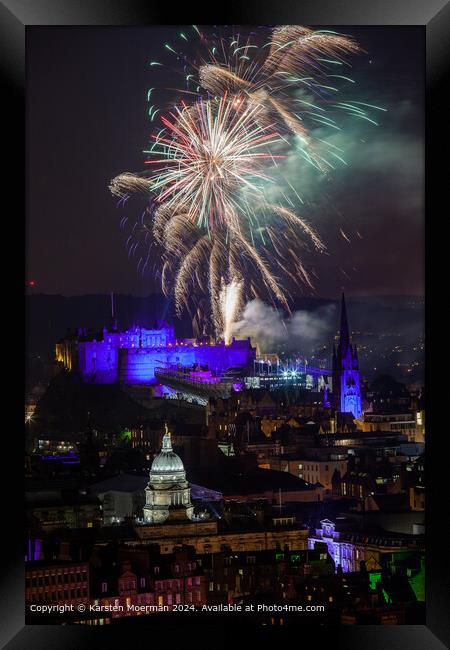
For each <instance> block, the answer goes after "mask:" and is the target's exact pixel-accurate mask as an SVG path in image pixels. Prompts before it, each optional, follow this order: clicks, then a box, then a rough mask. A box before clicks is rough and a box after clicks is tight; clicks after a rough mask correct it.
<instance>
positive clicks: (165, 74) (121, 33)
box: [27, 27, 424, 297]
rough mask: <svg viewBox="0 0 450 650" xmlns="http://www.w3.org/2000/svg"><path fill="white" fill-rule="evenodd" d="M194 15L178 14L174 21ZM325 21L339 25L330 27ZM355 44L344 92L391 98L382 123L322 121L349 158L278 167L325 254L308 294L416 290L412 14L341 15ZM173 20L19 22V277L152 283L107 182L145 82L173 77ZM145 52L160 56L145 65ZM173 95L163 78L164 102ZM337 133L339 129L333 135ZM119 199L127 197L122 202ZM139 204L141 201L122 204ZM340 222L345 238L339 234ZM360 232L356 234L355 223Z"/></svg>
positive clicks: (419, 181)
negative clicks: (22, 204)
mask: <svg viewBox="0 0 450 650" xmlns="http://www.w3.org/2000/svg"><path fill="white" fill-rule="evenodd" d="M189 29H191V28H189V27H186V28H183V31H185V30H189ZM334 29H336V28H334ZM339 31H341V32H342V33H346V34H350V35H353V36H355V37H356V38H357V40H358V42H359V43H360V45H361V46H362V47H363V49H364V50H365V51H366V54H362V55H358V56H355V57H351V59H350V62H351V64H352V68H351V69H347V74H349V72H348V71H349V70H351V76H352V77H353V78H354V79H355V80H356V82H357V83H356V84H355V86H357V90H354V89H353V88H352V89H351V92H350V91H349V94H348V97H351V98H356V99H359V98H363V101H366V102H369V103H373V104H377V105H379V106H383V107H385V108H387V109H388V111H387V112H385V113H384V112H383V113H378V114H377V117H379V120H378V121H379V123H380V126H378V127H373V126H371V125H369V124H367V123H365V122H361V123H358V124H355V125H354V126H353V127H351V128H350V129H349V130H346V133H345V136H344V135H342V134H341V133H333V132H330V131H328V133H329V134H330V137H331V138H332V140H331V141H332V142H334V143H335V144H339V146H343V145H344V147H345V149H346V159H347V161H348V166H346V167H344V166H342V167H341V168H339V169H337V170H336V172H334V173H333V175H332V177H331V178H327V180H323V179H321V178H318V177H317V176H316V175H314V174H311V172H310V171H309V170H307V171H304V170H303V169H302V168H301V167H300V165H299V163H298V159H297V158H293V157H292V158H291V159H290V160H288V161H286V170H285V173H286V175H287V176H288V177H289V180H290V181H291V182H293V183H294V184H295V185H296V187H297V188H299V189H300V191H301V193H302V195H303V196H304V197H305V205H304V206H303V209H302V216H304V217H305V218H307V219H308V220H310V221H311V223H313V224H314V225H315V226H316V228H317V230H318V231H319V233H320V235H321V236H322V237H323V238H324V239H325V241H326V243H327V245H328V248H329V250H330V253H331V255H329V256H320V257H319V258H317V257H316V258H315V259H314V264H315V268H316V270H317V273H318V275H319V279H318V280H317V281H316V283H315V284H316V292H317V295H319V296H323V297H335V296H336V295H338V293H339V291H340V289H341V287H343V286H344V287H345V291H346V293H347V294H348V295H350V296H351V295H353V296H363V295H379V294H394V295H395V294H412V295H422V294H423V291H424V279H423V266H424V260H423V247H424V244H423V219H424V214H423V181H424V178H423V167H424V160H423V147H424V139H423V129H424V32H423V29H422V28H416V27H412V28H410V27H361V28H354V27H349V28H345V27H341V28H339ZM179 32H180V28H177V27H173V28H172V27H170V28H169V27H162V28H158V27H148V28H142V27H139V28H135V27H128V28H116V27H111V28H109V27H105V28H98V27H87V28H85V27H82V28H59V27H58V28H48V27H42V28H39V27H37V28H28V29H27V134H28V139H27V140H28V152H27V277H28V279H31V278H32V279H33V280H35V281H36V283H37V290H38V291H39V292H42V293H59V294H64V295H78V294H88V293H90V294H94V293H105V292H109V291H115V292H119V293H132V294H136V295H145V294H148V293H153V292H156V291H158V290H159V285H158V284H157V282H155V281H153V280H152V277H151V275H146V276H145V277H144V278H141V277H140V276H139V275H138V273H137V271H136V260H134V259H128V257H127V252H126V248H125V240H126V235H125V234H124V232H123V231H122V230H121V229H120V227H119V222H120V219H121V217H122V214H123V212H122V211H121V210H120V209H119V208H118V206H117V200H116V199H115V198H114V197H112V196H111V194H110V192H109V190H108V183H109V181H110V180H111V179H112V178H113V177H114V176H116V175H118V174H119V173H121V172H123V171H141V170H143V169H144V164H143V161H144V159H145V158H144V154H143V153H142V150H143V149H145V148H146V146H145V145H146V144H147V143H148V140H149V136H150V133H151V130H152V129H154V128H155V126H157V124H158V122H157V120H155V122H154V123H151V122H150V120H149V117H148V115H147V110H148V104H147V91H148V89H149V88H151V87H155V88H161V89H163V88H164V87H166V88H167V87H171V88H179V87H180V79H181V77H180V74H179V73H178V72H176V71H175V68H176V65H177V64H176V58H175V57H174V55H172V54H171V53H170V52H168V51H167V50H164V43H165V42H169V43H174V42H177V43H179V37H178V34H179ZM152 60H157V61H161V62H163V63H164V64H166V65H165V66H164V67H151V66H150V65H149V62H150V61H152ZM179 98H180V94H179V93H177V92H176V91H175V90H173V91H165V92H164V91H162V90H161V91H160V92H158V94H157V100H158V102H159V105H160V107H161V109H162V110H161V112H163V111H164V109H166V108H168V107H169V106H170V102H171V101H172V102H173V101H174V100H177V99H179ZM344 140H345V142H344ZM128 209H130V208H128ZM132 209H135V211H136V214H137V213H138V212H140V211H141V210H142V205H141V204H139V202H136V203H135V204H134V205H132ZM340 228H342V229H343V230H344V232H345V233H346V234H347V235H348V237H349V238H350V240H351V243H350V244H349V243H348V242H347V241H346V240H345V239H344V238H343V237H342V236H341V235H340ZM356 231H358V232H359V233H360V235H361V236H362V239H361V238H360V237H358V236H356Z"/></svg>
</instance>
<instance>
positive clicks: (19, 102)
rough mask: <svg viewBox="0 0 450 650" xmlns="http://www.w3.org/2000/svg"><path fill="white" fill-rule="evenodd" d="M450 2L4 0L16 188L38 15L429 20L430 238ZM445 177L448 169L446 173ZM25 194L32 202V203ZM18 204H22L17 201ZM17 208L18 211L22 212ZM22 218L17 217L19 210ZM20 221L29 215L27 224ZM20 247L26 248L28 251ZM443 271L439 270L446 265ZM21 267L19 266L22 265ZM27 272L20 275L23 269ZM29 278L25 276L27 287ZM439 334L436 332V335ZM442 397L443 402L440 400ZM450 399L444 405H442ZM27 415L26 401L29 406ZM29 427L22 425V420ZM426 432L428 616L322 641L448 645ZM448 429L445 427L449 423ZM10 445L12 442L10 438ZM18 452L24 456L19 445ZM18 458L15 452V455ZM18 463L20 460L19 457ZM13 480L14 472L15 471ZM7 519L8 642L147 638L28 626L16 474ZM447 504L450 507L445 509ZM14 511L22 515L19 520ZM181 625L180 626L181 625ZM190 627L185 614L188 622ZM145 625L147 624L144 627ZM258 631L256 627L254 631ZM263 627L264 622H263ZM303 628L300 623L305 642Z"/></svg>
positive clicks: (74, 19)
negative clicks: (28, 58)
mask: <svg viewBox="0 0 450 650" xmlns="http://www.w3.org/2000/svg"><path fill="white" fill-rule="evenodd" d="M449 14H450V10H449V6H448V4H447V3H446V2H445V0H427V1H426V2H423V1H421V0H396V2H392V1H391V0H378V1H377V2H374V1H373V0H340V1H338V0H335V1H334V2H333V1H332V0H317V1H315V2H312V1H311V0H304V1H299V2H296V3H294V2H292V1H289V0H277V2H271V1H270V0H247V1H246V0H241V1H233V2H229V3H228V5H225V4H224V5H221V6H218V5H216V4H214V3H213V4H212V5H211V6H209V7H207V6H206V5H203V3H202V5H201V6H200V3H198V4H197V6H196V7H192V6H190V5H187V4H186V5H184V6H182V7H180V8H176V9H175V8H174V6H169V5H164V6H162V3H158V5H156V4H153V3H150V2H148V0H147V1H145V0H127V1H126V2H125V1H123V0H3V2H0V30H1V32H0V47H1V56H0V66H1V72H2V81H3V84H2V85H3V88H4V89H5V90H6V91H7V92H6V93H4V97H5V100H4V105H3V109H6V120H7V121H5V122H4V123H6V124H8V125H10V126H8V128H11V130H13V129H15V134H16V135H15V138H14V143H13V145H12V146H11V149H10V150H9V159H8V160H9V168H10V169H11V170H12V172H13V174H12V176H14V178H11V184H13V183H15V188H14V190H13V191H14V194H15V196H16V197H18V205H20V200H21V198H20V197H25V196H26V193H25V191H24V187H23V185H22V184H21V179H20V175H19V174H18V170H19V169H20V168H21V167H22V168H23V167H24V163H25V164H26V161H25V154H24V151H25V149H24V146H23V145H24V141H25V133H24V128H23V125H24V115H25V55H26V52H25V34H26V28H27V27H28V26H31V25H54V26H58V25H118V26H124V25H130V26H131V25H139V26H145V25H149V26H150V25H158V24H174V23H176V24H185V23H188V24H190V23H192V22H195V23H197V24H200V25H201V24H255V23H256V24H289V23H291V24H292V23H294V24H295V23H300V24H306V25H317V24H321V25H323V24H328V25H339V26H345V25H421V26H423V28H424V29H425V31H426V78H427V106H426V131H427V133H426V142H427V147H426V163H427V174H426V212H427V214H426V237H425V242H426V247H427V249H428V246H429V245H430V244H431V232H430V228H431V226H430V221H431V209H433V211H435V210H436V204H437V199H436V196H437V194H438V190H439V189H441V190H442V186H440V185H439V178H438V170H437V169H436V167H437V165H436V167H435V166H434V165H432V160H433V161H434V156H435V155H436V154H437V153H438V152H439V149H440V148H441V147H442V146H443V143H442V139H441V137H440V135H441V125H442V121H441V117H443V116H444V106H442V101H441V100H442V98H443V97H444V91H443V88H444V86H443V83H444V81H443V80H444V76H445V72H446V69H447V66H448V60H449V57H448V38H447V33H448V26H449V23H450V21H449ZM441 178H442V176H441ZM25 203H26V201H24V203H23V207H24V212H25V208H26V205H25ZM16 207H17V206H16ZM17 212H18V211H17V209H16V213H17ZM17 221H18V219H17ZM19 230H21V225H20V224H19ZM19 256H20V253H19ZM428 257H429V256H428V255H427V260H426V268H427V279H426V280H427V282H426V283H427V298H428V299H427V308H426V313H427V323H426V328H427V329H426V332H427V341H429V336H430V326H431V312H430V307H429V303H430V302H431V299H430V296H431V294H432V293H434V291H431V290H430V287H431V279H432V278H434V279H436V277H437V274H434V272H431V271H430V260H429V259H428ZM438 273H439V271H438ZM18 275H19V276H20V272H19V274H18ZM19 280H20V278H19ZM23 286H24V284H21V285H20V288H19V293H18V295H22V294H20V291H21V289H22V287H23ZM434 337H435V335H433V338H434ZM431 367H432V366H431V361H430V359H428V356H427V394H428V395H430V392H431V396H430V397H427V411H428V413H427V419H428V422H427V425H428V427H429V428H433V427H436V426H437V417H435V416H434V413H433V407H432V405H433V404H437V403H439V398H438V396H437V393H435V392H434V391H437V390H438V388H439V386H438V383H439V382H437V381H436V380H433V373H432V370H431ZM441 404H442V402H441ZM443 408H445V406H443ZM20 414H21V417H20V420H18V422H22V409H20ZM19 427H20V425H19ZM19 431H20V428H19V429H17V431H16V432H15V433H16V436H15V438H14V440H12V441H11V444H10V447H11V454H12V455H11V460H9V459H8V465H10V466H11V467H12V468H13V471H14V472H15V476H16V479H15V480H16V481H17V476H21V475H22V473H23V471H22V467H23V447H22V439H21V437H20V434H19ZM434 433H435V432H434V430H433V433H432V434H431V435H430V436H429V440H430V442H428V438H427V474H428V478H427V512H426V521H427V562H426V594H427V595H426V612H427V613H426V620H427V624H426V626H423V625H417V626H377V627H375V626H362V627H358V626H347V627H346V626H342V627H339V628H337V629H335V630H329V629H325V628H324V627H320V628H315V629H314V641H310V643H314V645H315V646H316V647H317V646H319V647H320V646H322V644H324V643H325V642H327V643H328V644H332V647H346V648H351V647H355V648H361V647H364V648H366V649H367V650H371V649H372V648H373V649H381V648H383V649H384V648H392V649H394V648H403V647H405V648H408V649H409V650H416V649H417V650H423V649H424V648H427V649H429V650H433V649H436V650H438V649H439V648H444V647H445V645H444V643H447V644H449V642H450V627H449V623H448V621H449V619H450V616H449V613H448V594H449V591H448V589H447V588H446V586H447V585H446V581H445V579H444V576H445V574H446V571H445V568H446V563H447V562H448V561H447V560H446V556H445V551H446V549H445V538H444V537H443V535H442V531H441V526H442V519H445V518H446V517H445V513H446V512H447V509H448V506H446V503H445V502H444V503H443V504H442V503H440V500H439V496H440V494H441V490H442V487H441V485H440V484H439V477H442V476H445V473H444V472H445V465H444V460H443V459H444V453H443V451H442V450H443V445H444V444H445V443H444V442H443V439H444V438H443V436H442V437H441V438H439V436H434ZM442 433H443V434H444V433H445V431H442ZM8 449H9V445H8ZM13 452H14V453H15V456H14V455H13ZM8 458H9V457H8ZM15 463H16V464H15ZM7 480H8V481H10V479H7ZM3 495H4V500H5V502H6V503H5V506H6V512H5V515H4V517H5V521H7V522H8V523H7V525H6V524H5V527H4V528H3V538H4V540H3V541H4V542H5V543H6V544H5V546H6V548H5V550H4V554H3V568H4V569H6V570H4V571H3V576H2V580H1V597H0V602H1V603H2V605H1V606H2V610H1V613H0V627H1V637H0V642H1V644H2V647H6V648H8V650H15V649H16V648H27V649H28V648H30V649H31V648H46V649H49V648H66V649H67V650H68V649H69V648H80V647H84V646H85V645H90V643H91V642H92V643H96V644H98V643H101V644H102V645H105V646H106V645H108V646H109V647H119V645H120V647H129V645H131V644H133V645H136V646H137V645H138V644H139V645H140V642H139V641H138V638H137V637H138V635H142V637H143V638H147V639H149V637H148V634H149V627H150V626H143V625H141V626H140V627H139V628H134V629H133V631H132V632H131V630H130V628H128V629H127V630H125V632H126V635H127V637H128V639H129V642H128V643H127V644H126V645H125V646H124V642H123V641H122V639H121V638H120V636H121V635H120V633H119V632H118V631H117V629H116V628H112V629H108V628H102V629H101V630H100V628H96V629H92V628H89V629H87V628H85V626H25V625H24V579H23V578H24V569H23V556H24V553H23V552H22V539H21V526H22V514H23V505H22V494H21V490H20V487H19V488H18V487H17V486H16V487H15V488H14V489H11V483H8V484H7V485H6V486H5V487H4V490H3ZM442 513H444V516H443V515H442ZM14 518H16V519H17V522H16V523H14ZM177 627H178V626H177ZM183 627H184V624H183ZM141 630H142V632H141ZM252 633H253V632H252ZM255 633H256V632H255ZM183 634H189V631H188V630H185V629H182V626H181V625H180V627H179V629H177V630H175V629H174V628H172V629H171V631H170V644H169V647H174V646H175V644H176V643H177V642H178V639H182V638H183V637H182V636H181V635H183ZM232 634H233V625H232V623H231V622H230V621H229V619H227V620H226V621H224V622H223V623H219V624H214V625H213V626H211V625H209V624H206V625H202V635H201V636H202V637H203V640H204V639H205V638H209V642H208V646H209V647H211V646H213V647H214V646H221V645H223V646H224V645H229V643H230V642H232V638H233V637H232ZM301 638H303V631H301V632H300V635H299V642H300V640H301ZM184 639H185V642H186V643H195V644H196V645H199V644H200V645H201V642H202V640H201V639H200V638H196V639H195V640H194V639H193V638H192V637H191V638H190V639H189V637H187V636H186V637H184Z"/></svg>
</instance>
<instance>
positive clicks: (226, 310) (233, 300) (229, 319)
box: [220, 279, 243, 345]
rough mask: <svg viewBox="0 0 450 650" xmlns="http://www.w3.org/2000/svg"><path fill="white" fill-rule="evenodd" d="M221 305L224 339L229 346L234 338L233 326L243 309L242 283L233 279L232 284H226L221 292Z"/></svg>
mask: <svg viewBox="0 0 450 650" xmlns="http://www.w3.org/2000/svg"><path fill="white" fill-rule="evenodd" d="M220 305H221V310H222V319H223V339H224V341H225V345H229V344H230V342H231V336H232V326H233V323H234V322H235V321H236V320H237V318H238V316H239V312H240V311H241V309H242V306H243V305H242V281H241V282H239V281H237V280H236V279H233V280H232V281H231V282H230V284H224V285H223V286H222V289H221V290H220Z"/></svg>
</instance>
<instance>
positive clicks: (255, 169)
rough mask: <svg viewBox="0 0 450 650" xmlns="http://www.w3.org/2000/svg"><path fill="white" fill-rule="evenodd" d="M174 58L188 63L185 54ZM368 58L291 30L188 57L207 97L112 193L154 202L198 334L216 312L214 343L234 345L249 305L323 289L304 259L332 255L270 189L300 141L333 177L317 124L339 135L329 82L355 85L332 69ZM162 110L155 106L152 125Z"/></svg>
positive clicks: (179, 305)
mask: <svg viewBox="0 0 450 650" xmlns="http://www.w3.org/2000/svg"><path fill="white" fill-rule="evenodd" d="M195 29H196V32H197V33H198V34H200V32H199V30H198V29H197V28H195ZM200 35H201V34H200ZM181 37H182V38H183V40H184V41H187V40H188V39H187V36H186V35H185V34H184V33H183V34H180V38H181ZM201 38H202V40H203V41H205V38H204V37H203V36H201ZM166 48H167V49H168V50H170V51H171V52H173V53H175V54H176V55H177V57H178V58H180V55H179V53H178V52H177V49H176V48H174V47H172V46H171V45H170V44H166ZM358 50H359V47H358V45H357V44H356V43H355V42H354V41H353V40H352V39H351V38H349V37H347V36H342V35H339V34H335V33H332V32H325V31H323V30H319V31H313V30H311V29H308V28H304V27H300V26H286V27H279V28H276V29H274V30H273V32H272V33H271V37H270V39H269V41H268V42H267V43H265V44H264V45H263V46H260V47H259V46H256V45H253V44H251V43H250V41H248V40H247V41H246V42H244V43H243V44H242V43H241V42H240V41H239V38H236V39H233V40H231V41H229V42H228V44H227V45H226V44H225V42H224V41H223V40H221V41H220V47H216V46H214V47H212V48H211V47H209V49H208V56H207V57H206V58H204V59H203V60H202V61H201V62H200V63H199V64H198V65H193V64H190V63H189V62H188V60H187V57H184V60H185V65H184V69H185V70H186V69H188V68H189V67H190V70H191V71H190V72H189V74H188V75H187V76H186V89H185V92H186V93H188V94H189V95H195V96H196V99H195V100H194V101H193V102H191V103H187V102H186V101H184V102H181V103H180V104H179V105H178V106H175V107H174V109H173V110H172V111H171V112H170V113H169V114H167V115H164V114H163V115H160V118H159V119H160V120H161V129H160V130H159V132H158V133H157V134H155V135H154V136H153V139H152V143H151V146H150V147H149V149H147V150H146V151H145V153H146V154H147V156H148V158H147V160H146V165H147V170H146V171H145V172H143V173H141V174H130V173H124V174H121V175H119V176H118V177H116V178H115V179H113V181H112V182H111V185H110V189H111V191H112V193H113V194H115V195H116V196H119V197H120V198H121V199H122V200H124V201H125V200H126V199H127V198H128V197H129V196H130V195H132V194H144V195H147V196H149V197H151V206H149V208H147V211H146V213H145V214H146V224H145V228H144V229H145V240H146V242H147V238H148V236H149V234H150V236H151V240H152V242H151V245H153V244H155V245H157V246H158V247H159V255H160V259H161V265H160V276H161V285H162V288H163V291H164V293H165V294H166V295H173V296H174V299H175V306H176V310H177V313H178V314H181V312H182V311H183V310H184V309H188V310H189V311H191V309H192V308H193V309H194V310H196V312H195V316H194V320H195V319H196V327H197V329H199V322H198V321H199V320H200V319H201V318H205V317H206V314H207V312H209V313H210V315H211V321H212V323H213V327H214V330H215V334H216V335H217V336H220V335H223V336H224V338H225V340H227V341H228V340H229V337H230V324H231V322H232V320H233V319H235V318H236V317H238V315H239V311H240V309H241V308H242V305H243V304H244V302H245V301H247V300H249V299H252V298H270V299H272V300H275V301H278V303H280V304H281V305H282V306H283V307H285V308H286V309H289V301H288V299H289V295H288V291H287V289H286V284H290V285H294V284H295V285H297V286H299V285H305V286H306V287H308V288H309V289H312V288H313V283H312V279H311V273H310V272H309V271H308V269H307V267H306V265H305V263H304V261H303V259H302V258H303V254H302V251H304V250H305V249H308V250H315V251H318V252H324V251H325V245H324V243H323V242H322V239H321V237H320V236H319V235H318V233H317V232H316V231H315V229H314V228H313V227H312V226H311V225H310V224H308V223H307V222H306V221H305V220H304V219H303V218H302V217H301V216H299V215H298V214H297V211H296V210H295V209H294V205H293V203H292V202H291V201H289V203H290V206H289V207H286V206H285V205H279V204H278V203H274V202H273V201H272V200H269V198H268V192H267V188H268V187H270V185H271V184H273V183H275V182H278V183H280V182H281V183H282V182H283V181H282V180H281V181H280V179H279V178H278V179H277V180H276V181H275V178H274V176H276V174H277V165H278V163H279V162H280V161H278V159H282V158H284V157H286V155H288V154H289V152H290V147H291V144H292V143H291V142H290V138H294V139H295V151H296V152H297V153H298V154H299V155H300V156H302V158H303V159H304V160H306V161H307V162H308V163H309V164H311V165H312V166H313V167H315V168H316V169H317V170H318V171H320V172H321V173H323V172H326V171H327V170H328V169H330V168H332V167H333V165H332V164H331V163H330V162H329V161H328V160H327V159H326V158H324V157H323V155H322V154H321V153H320V152H319V149H318V148H317V147H316V146H315V145H316V143H315V141H314V138H313V137H312V136H311V131H310V129H308V127H307V121H308V119H312V120H313V121H315V122H316V123H319V124H320V125H321V126H330V127H333V128H339V127H337V126H336V125H335V122H334V120H332V119H331V118H330V117H328V116H326V115H325V112H326V110H325V108H324V104H329V103H330V99H329V98H330V95H331V97H332V100H331V101H332V102H336V99H335V96H334V91H337V89H336V88H334V87H333V86H330V85H329V81H328V80H327V77H342V79H346V77H343V76H342V75H336V74H332V73H331V72H330V67H331V68H332V69H333V72H334V69H335V67H336V66H337V65H342V64H343V62H344V57H345V55H348V54H350V53H355V52H357V51H358ZM157 64H158V62H152V63H151V65H157ZM349 81H352V80H349ZM192 84H197V86H196V89H195V91H193V90H191V89H190V88H191V86H192ZM299 89H300V91H301V92H300V94H299ZM305 90H306V91H307V93H308V95H307V96H306V95H305V94H304V91H305ZM153 91H154V88H152V89H151V90H150V91H149V97H148V99H149V101H154V100H153ZM302 93H303V94H302ZM150 98H151V99H150ZM356 104H357V103H354V104H351V103H345V102H342V103H337V104H334V106H335V108H337V109H342V110H346V111H347V112H348V113H350V114H351V115H354V116H356V117H358V118H362V119H364V118H367V116H366V114H365V108H363V104H362V103H359V104H358V105H356ZM375 108H376V107H375ZM156 112H159V109H158V110H157V111H156ZM156 112H155V109H154V105H153V104H152V106H151V111H150V109H149V114H150V113H151V120H152V121H153V119H154V117H155V115H156ZM367 119H370V118H367ZM331 146H332V145H331ZM329 153H330V154H331V155H332V156H333V157H334V158H337V157H339V156H338V155H337V154H336V153H335V152H334V151H331V150H330V151H329ZM343 162H345V161H343ZM130 239H131V241H132V240H133V237H131V238H130ZM130 246H131V245H130ZM130 250H131V249H130ZM147 263H148V258H147V260H146V265H147ZM205 298H206V300H207V301H208V306H206V307H205ZM191 313H192V311H191Z"/></svg>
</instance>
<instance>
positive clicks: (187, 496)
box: [144, 425, 194, 524]
mask: <svg viewBox="0 0 450 650" xmlns="http://www.w3.org/2000/svg"><path fill="white" fill-rule="evenodd" d="M193 511H194V506H193V505H192V503H191V489H190V487H189V483H188V482H187V481H186V472H185V470H184V465H183V461H182V460H181V458H180V457H179V456H178V455H177V454H176V453H175V452H174V451H173V449H172V440H171V436H170V432H169V431H168V429H167V425H166V433H165V435H164V437H163V441H162V448H161V451H160V452H159V454H158V455H157V456H156V457H155V459H154V460H153V463H152V466H151V469H150V480H149V482H148V485H147V487H146V488H145V506H144V520H145V522H146V523H149V524H162V523H164V522H165V521H167V520H178V521H182V520H186V519H192V518H193Z"/></svg>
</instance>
